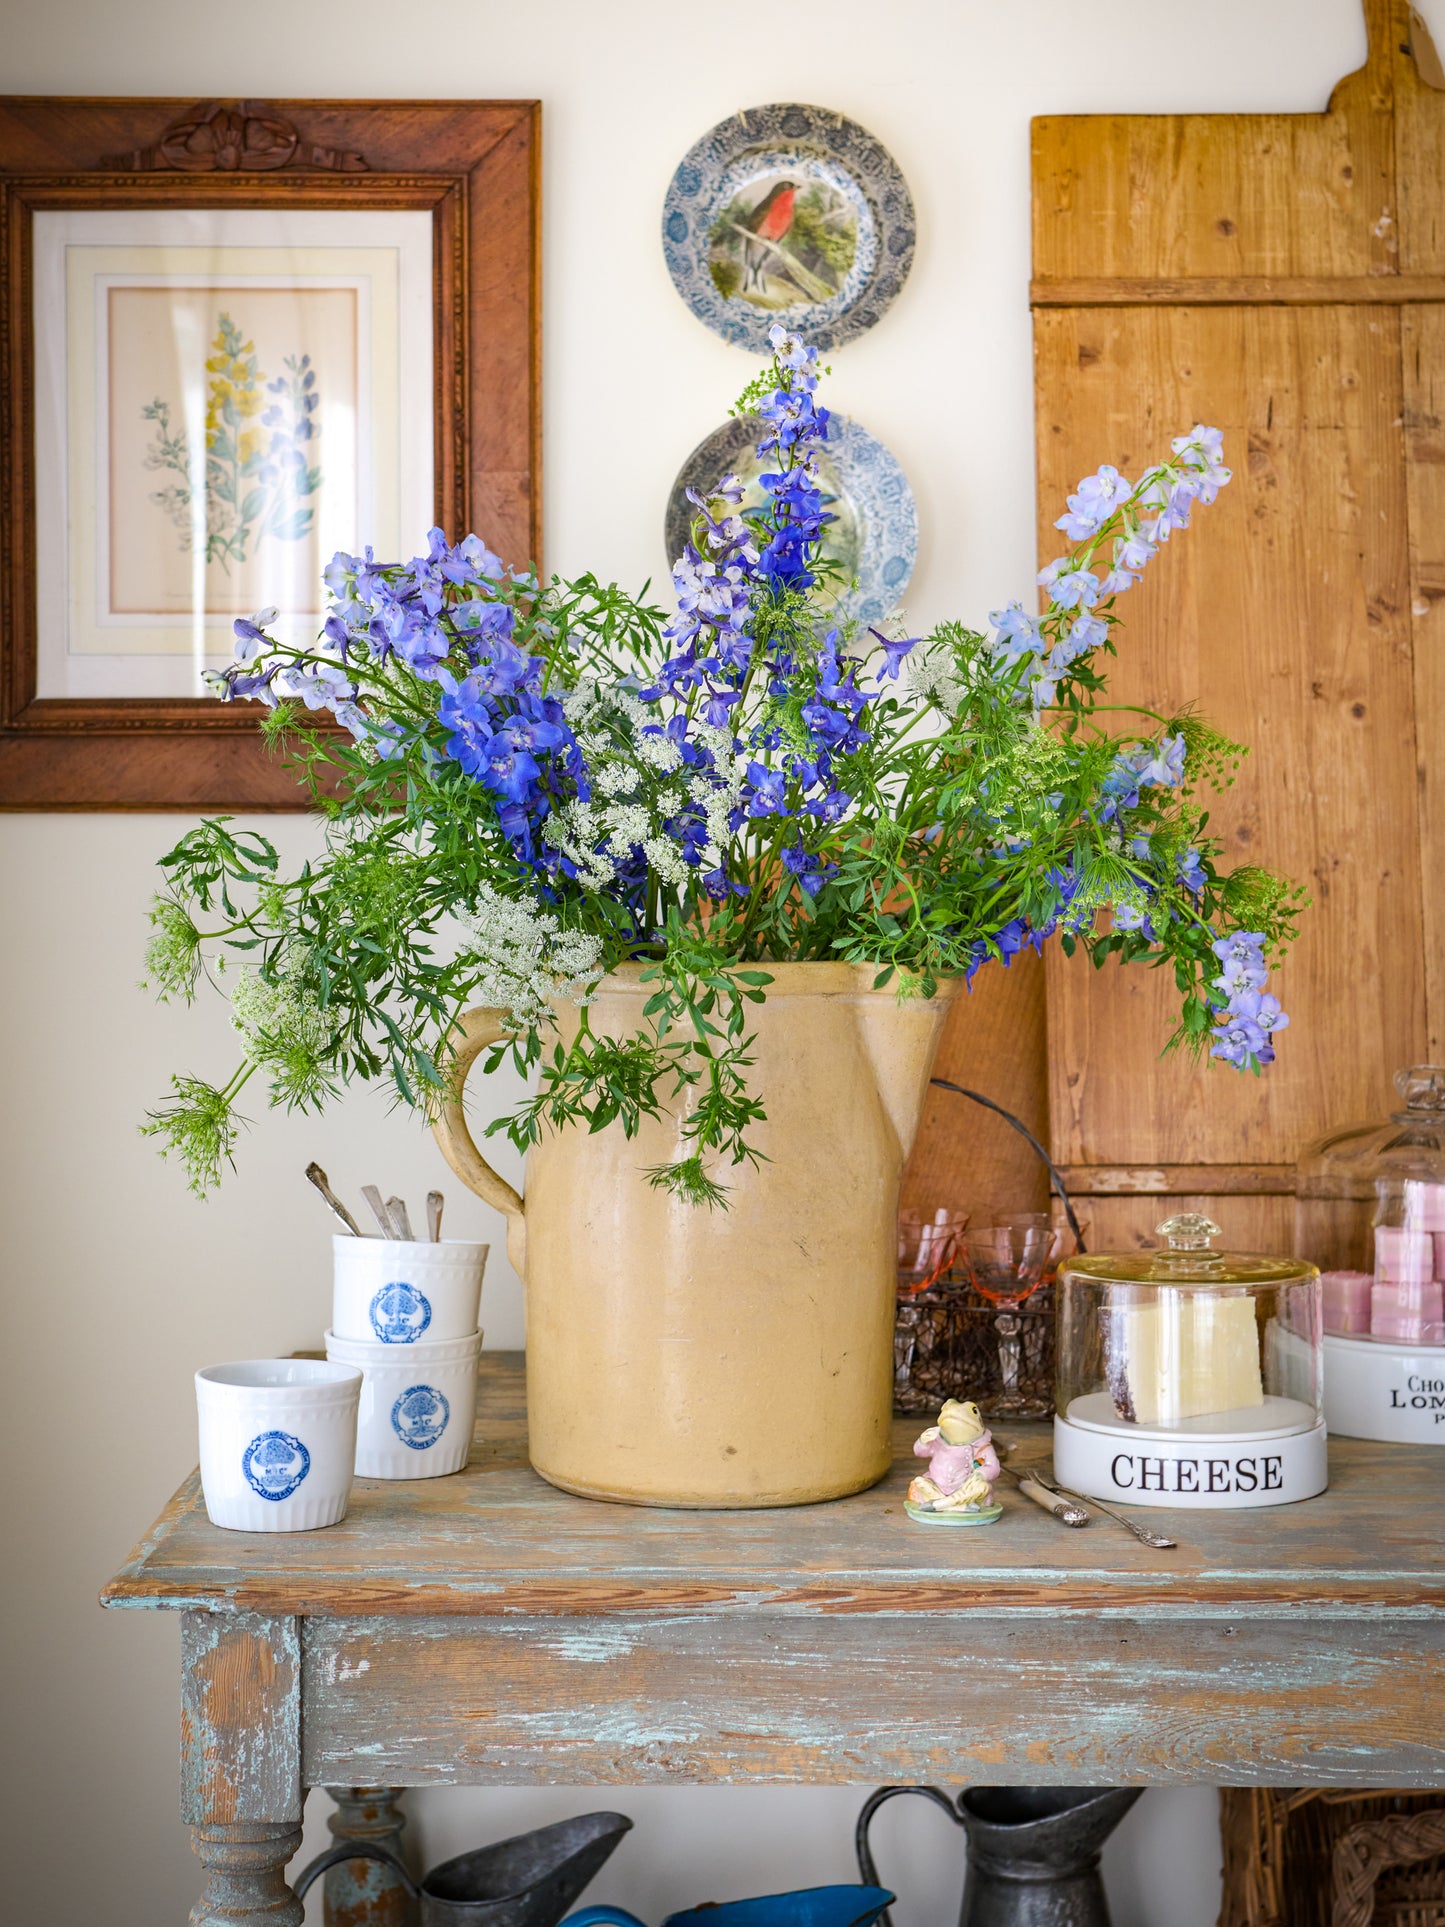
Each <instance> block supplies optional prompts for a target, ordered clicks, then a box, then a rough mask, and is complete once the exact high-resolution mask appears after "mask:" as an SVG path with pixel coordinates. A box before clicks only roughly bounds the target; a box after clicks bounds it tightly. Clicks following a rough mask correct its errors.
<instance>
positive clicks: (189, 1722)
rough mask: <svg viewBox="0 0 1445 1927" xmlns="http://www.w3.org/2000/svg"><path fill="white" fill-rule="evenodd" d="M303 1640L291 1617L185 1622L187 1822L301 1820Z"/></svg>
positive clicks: (211, 1617)
mask: <svg viewBox="0 0 1445 1927" xmlns="http://www.w3.org/2000/svg"><path fill="white" fill-rule="evenodd" d="M301 1800H302V1794H301V1642H300V1638H299V1635H298V1630H297V1625H296V1621H295V1620H294V1619H288V1618H281V1619H267V1618H261V1617H259V1616H257V1615H255V1614H252V1613H235V1614H231V1615H229V1616H224V1615H217V1614H212V1613H187V1614H186V1615H185V1617H184V1618H183V1619H182V1621H181V1817H182V1819H185V1820H189V1821H191V1822H192V1824H197V1825H198V1824H200V1823H201V1822H205V1823H206V1824H208V1825H211V1826H227V1825H231V1824H233V1823H235V1822H238V1821H266V1822H272V1823H279V1822H283V1821H290V1820H299V1819H300V1817H301Z"/></svg>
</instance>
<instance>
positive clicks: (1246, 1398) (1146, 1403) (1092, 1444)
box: [1054, 1212, 1327, 1507]
mask: <svg viewBox="0 0 1445 1927" xmlns="http://www.w3.org/2000/svg"><path fill="white" fill-rule="evenodd" d="M1157 1230H1158V1233H1159V1236H1160V1237H1161V1238H1163V1239H1164V1240H1165V1244H1164V1246H1163V1247H1162V1248H1161V1249H1157V1250H1153V1251H1131V1252H1125V1253H1118V1254H1115V1255H1113V1256H1102V1257H1100V1256H1093V1255H1091V1256H1089V1257H1078V1258H1069V1259H1066V1260H1065V1262H1064V1263H1063V1264H1062V1265H1061V1266H1060V1268H1059V1281H1058V1317H1059V1340H1058V1391H1057V1398H1056V1406H1057V1416H1056V1417H1055V1419H1054V1469H1055V1472H1056V1474H1057V1476H1058V1479H1059V1481H1060V1482H1061V1483H1062V1484H1063V1485H1066V1486H1072V1487H1073V1488H1074V1490H1075V1491H1078V1492H1083V1493H1091V1494H1093V1495H1094V1496H1095V1497H1097V1498H1101V1499H1118V1500H1121V1501H1123V1502H1124V1503H1126V1504H1130V1505H1162V1506H1214V1507H1224V1506H1258V1505H1283V1504H1286V1503H1288V1502H1289V1501H1291V1500H1294V1499H1308V1498H1312V1497H1313V1496H1314V1494H1315V1493H1317V1492H1323V1491H1324V1489H1325V1485H1326V1481H1327V1473H1326V1463H1325V1427H1324V1419H1323V1366H1322V1356H1323V1355H1322V1342H1321V1341H1322V1337H1323V1323H1322V1318H1321V1305H1320V1283H1319V1273H1318V1271H1317V1270H1316V1268H1315V1267H1314V1265H1312V1264H1310V1263H1309V1262H1308V1261H1306V1260H1302V1259H1298V1258H1268V1257H1260V1256H1256V1255H1254V1254H1251V1253H1241V1252H1221V1251H1215V1250H1214V1249H1213V1248H1212V1246H1211V1242H1210V1241H1211V1240H1212V1239H1213V1238H1216V1237H1218V1236H1219V1226H1218V1225H1217V1224H1214V1223H1213V1222H1212V1221H1211V1220H1210V1219H1208V1218H1204V1217H1199V1216H1197V1215H1195V1214H1194V1213H1192V1212H1190V1213H1184V1214H1182V1215H1180V1216H1178V1217H1173V1218H1166V1219H1165V1221H1164V1223H1163V1224H1161V1225H1159V1226H1158V1227H1157Z"/></svg>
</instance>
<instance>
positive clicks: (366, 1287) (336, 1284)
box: [331, 1232, 489, 1345]
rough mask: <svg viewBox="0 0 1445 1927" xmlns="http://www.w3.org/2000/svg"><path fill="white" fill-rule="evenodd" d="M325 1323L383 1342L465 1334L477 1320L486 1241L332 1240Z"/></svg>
mask: <svg viewBox="0 0 1445 1927" xmlns="http://www.w3.org/2000/svg"><path fill="white" fill-rule="evenodd" d="M331 1249H332V1254H333V1256H332V1265H333V1270H332V1277H333V1285H332V1299H331V1329H332V1330H333V1331H334V1332H335V1333H336V1335H337V1337H338V1338H346V1339H360V1340H374V1341H375V1342H377V1343H378V1344H383V1345H413V1344H419V1343H420V1342H422V1341H423V1340H428V1341H430V1342H431V1343H433V1344H435V1343H436V1342H437V1341H438V1340H441V1339H446V1338H470V1337H471V1335H472V1334H473V1333H474V1332H475V1331H476V1329H477V1325H478V1323H479V1322H480V1321H479V1319H478V1308H479V1306H480V1303H481V1296H482V1273H483V1271H484V1270H485V1269H486V1263H487V1252H488V1249H489V1247H488V1246H487V1245H480V1244H467V1243H464V1242H463V1241H462V1240H460V1239H453V1238H449V1239H446V1240H445V1241H444V1242H443V1243H441V1244H422V1243H419V1242H415V1241H407V1242H403V1241H402V1240H401V1239H399V1238H398V1239H393V1238H353V1237H351V1236H349V1235H348V1234H347V1233H344V1232H343V1233H340V1234H338V1235H337V1236H336V1237H334V1238H333V1239H332V1241H331Z"/></svg>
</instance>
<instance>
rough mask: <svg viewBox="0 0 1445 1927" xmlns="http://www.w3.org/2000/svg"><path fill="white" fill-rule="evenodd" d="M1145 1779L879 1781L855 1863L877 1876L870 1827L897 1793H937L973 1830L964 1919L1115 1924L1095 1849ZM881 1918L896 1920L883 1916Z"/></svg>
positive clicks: (974, 1925) (998, 1926)
mask: <svg viewBox="0 0 1445 1927" xmlns="http://www.w3.org/2000/svg"><path fill="white" fill-rule="evenodd" d="M1142 1791H1143V1788H1142V1787H1101V1786H1085V1787H1046V1786H980V1787H966V1788H965V1789H964V1791H963V1792H962V1793H960V1794H959V1796H958V1804H957V1805H956V1806H955V1805H954V1803H953V1801H951V1800H950V1799H949V1797H948V1795H947V1794H946V1793H944V1792H943V1791H942V1789H941V1788H939V1787H930V1786H890V1787H880V1788H879V1790H878V1792H877V1793H874V1794H871V1795H870V1796H869V1798H868V1800H867V1801H866V1802H865V1804H864V1807H863V1811H862V1812H861V1813H860V1814H859V1816H858V1870H859V1872H860V1874H861V1875H862V1877H863V1878H864V1880H868V1881H872V1880H876V1879H877V1873H876V1870H875V1868H874V1864H873V1854H872V1851H871V1850H870V1847H869V1844H868V1827H869V1823H870V1821H871V1820H872V1818H873V1815H874V1814H875V1813H876V1812H877V1811H878V1809H879V1807H881V1806H882V1805H883V1803H884V1801H885V1800H891V1799H893V1798H895V1797H896V1796H897V1795H898V1794H901V1793H914V1794H920V1795H922V1796H923V1798H925V1799H928V1800H932V1801H933V1803H934V1804H935V1805H936V1806H939V1807H941V1808H942V1809H943V1811H944V1812H945V1813H946V1814H947V1815H948V1817H949V1818H950V1819H951V1820H953V1821H954V1822H955V1823H956V1824H957V1825H959V1826H961V1827H962V1828H963V1830H964V1832H965V1834H966V1835H967V1838H968V1859H967V1863H966V1866H965V1870H964V1879H963V1907H962V1911H961V1913H960V1915H959V1927H1065V1923H1066V1927H1109V1909H1108V1905H1107V1903H1106V1902H1105V1899H1104V1883H1103V1881H1102V1880H1101V1879H1100V1877H1099V1851H1100V1849H1101V1848H1102V1847H1103V1844H1104V1842H1105V1841H1106V1840H1107V1839H1108V1837H1109V1835H1110V1834H1111V1833H1112V1832H1113V1831H1114V1829H1115V1827H1117V1826H1118V1824H1119V1822H1120V1821H1121V1820H1122V1819H1123V1817H1124V1815H1125V1814H1126V1813H1127V1812H1128V1811H1129V1809H1130V1807H1132V1806H1133V1804H1134V1802H1135V1801H1136V1800H1137V1799H1138V1798H1139V1795H1140V1793H1141V1792H1142ZM884 1927H890V1923H889V1922H888V1919H887V1916H886V1915H885V1916H884Z"/></svg>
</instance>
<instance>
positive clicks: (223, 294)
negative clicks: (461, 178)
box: [101, 283, 360, 618]
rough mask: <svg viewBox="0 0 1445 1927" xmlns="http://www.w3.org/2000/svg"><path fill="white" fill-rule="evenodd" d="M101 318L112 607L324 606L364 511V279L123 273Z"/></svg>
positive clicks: (175, 610)
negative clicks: (325, 570) (326, 568)
mask: <svg viewBox="0 0 1445 1927" xmlns="http://www.w3.org/2000/svg"><path fill="white" fill-rule="evenodd" d="M106 323H107V326H106V333H107V340H106V345H105V346H106V359H107V368H108V388H109V393H108V397H107V402H106V407H105V419H106V426H107V436H106V446H105V447H104V449H103V450H102V457H101V462H102V473H101V481H102V484H103V487H104V490H105V500H104V503H103V506H104V508H105V509H106V511H107V512H106V514H105V530H106V533H107V534H108V556H107V563H108V566H107V567H106V569H105V575H104V580H105V581H107V582H108V591H109V593H108V597H107V599H106V604H105V605H104V607H105V610H106V612H107V613H108V614H109V616H110V617H111V618H115V617H122V618H125V617H133V616H136V615H156V616H166V615H173V614H174V615H186V614H190V613H192V612H193V611H194V610H195V609H196V607H197V603H198V600H199V601H200V603H201V604H202V606H203V607H204V608H205V610H206V611H207V613H208V614H211V613H214V614H215V615H217V616H220V617H222V618H230V617H233V616H236V615H242V614H249V613H251V612H252V611H253V610H255V609H256V608H258V607H262V608H264V607H270V608H275V609H279V610H282V611H290V612H291V613H293V614H298V615H300V614H308V613H310V612H314V610H315V608H316V602H317V595H316V588H315V582H316V577H317V574H318V572H319V570H320V567H321V564H322V562H323V561H324V560H325V557H324V556H323V555H322V553H321V543H322V540H323V538H325V537H326V536H328V535H329V537H330V539H331V541H332V542H333V543H334V541H335V539H336V534H337V532H338V528H342V529H344V528H350V527H352V526H354V525H355V517H356V503H355V495H356V487H357V473H356V452H357V439H356V437H357V429H358V412H359V408H360V397H359V392H358V341H357V293H356V289H355V288H354V287H344V286H343V287H336V286H331V287H325V286H323V287H316V286H305V285H298V286H289V287H288V286H286V285H284V284H282V285H275V284H272V285H269V286H267V285H265V284H264V283H262V284H258V285H251V286H246V285H244V284H240V285H224V286H221V285H215V284H212V285H209V286H204V285H203V286H177V285H169V286H155V285H149V286H145V285H130V286H127V285H124V284H121V285H113V286H111V287H110V288H109V289H108V290H107V302H106ZM338 517H339V520H338Z"/></svg>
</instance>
